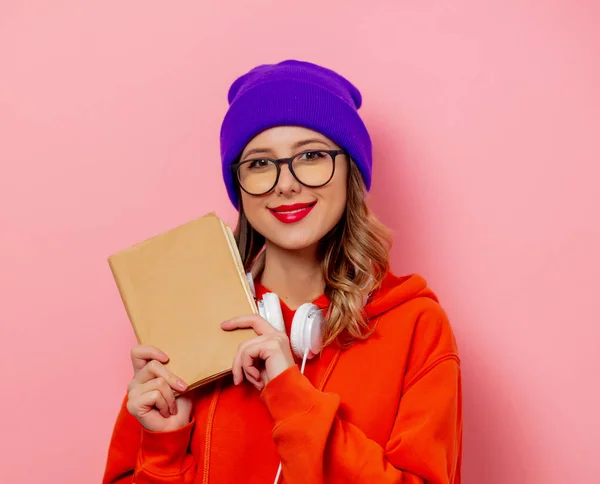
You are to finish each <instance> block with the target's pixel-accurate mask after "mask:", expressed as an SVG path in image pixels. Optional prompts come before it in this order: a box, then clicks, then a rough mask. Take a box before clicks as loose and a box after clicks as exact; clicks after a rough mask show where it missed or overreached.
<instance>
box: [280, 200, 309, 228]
mask: <svg viewBox="0 0 600 484" xmlns="http://www.w3.org/2000/svg"><path fill="white" fill-rule="evenodd" d="M316 204H317V202H310V203H294V204H293V205H279V206H278V207H274V208H269V212H271V213H272V214H273V216H274V217H275V218H276V219H277V220H279V221H280V222H282V223H284V224H293V223H296V222H299V221H300V220H302V219H303V218H304V217H306V216H307V215H308V214H309V213H310V211H311V210H312V209H313V207H314V206H315V205H316Z"/></svg>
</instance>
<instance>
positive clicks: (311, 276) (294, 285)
mask: <svg viewBox="0 0 600 484" xmlns="http://www.w3.org/2000/svg"><path fill="white" fill-rule="evenodd" d="M261 283H262V284H263V285H264V286H265V287H267V288H269V290H271V291H273V292H274V293H276V294H277V295H278V296H279V297H280V298H281V300H282V301H283V302H285V304H286V305H287V306H288V307H289V308H290V309H297V308H298V307H299V306H300V305H302V304H304V303H306V302H311V301H313V300H314V299H316V298H317V297H319V296H320V295H321V294H323V292H324V291H325V279H324V277H323V272H322V269H321V264H320V263H319V261H318V259H317V247H316V246H315V247H310V248H306V249H303V250H298V251H289V250H285V249H282V248H280V247H277V246H275V245H273V244H270V243H269V242H268V241H267V244H266V249H265V266H264V270H263V272H262V276H261Z"/></svg>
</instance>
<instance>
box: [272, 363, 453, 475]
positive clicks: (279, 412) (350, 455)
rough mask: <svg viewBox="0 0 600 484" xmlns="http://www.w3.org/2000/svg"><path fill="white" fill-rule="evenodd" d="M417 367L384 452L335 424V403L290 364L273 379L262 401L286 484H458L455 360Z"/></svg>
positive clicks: (337, 419) (348, 426)
mask: <svg viewBox="0 0 600 484" xmlns="http://www.w3.org/2000/svg"><path fill="white" fill-rule="evenodd" d="M423 363H424V365H423V366H422V367H421V368H420V369H419V370H418V371H415V372H414V373H413V375H414V377H413V378H412V379H411V381H409V382H408V384H407V385H406V386H405V388H404V392H403V395H402V398H401V401H400V403H399V407H398V413H397V417H396V420H395V423H394V425H393V429H392V432H391V435H390V437H389V440H388V441H387V443H386V444H385V446H382V445H380V444H379V443H377V442H375V441H374V440H372V439H370V438H368V437H367V436H366V435H365V434H364V432H362V430H360V429H359V428H357V427H356V426H355V425H353V424H351V423H349V422H347V421H344V420H343V419H342V418H340V417H339V416H338V409H339V407H340V397H339V396H338V395H335V394H332V393H324V392H321V391H319V390H318V389H316V388H315V387H313V385H312V384H311V383H310V381H309V380H308V379H307V378H306V377H305V376H304V375H302V374H301V373H300V370H299V369H298V367H297V366H293V367H291V368H288V369H287V370H286V371H285V372H283V373H281V374H280V375H278V376H277V377H276V378H274V379H273V380H272V381H271V382H270V383H269V384H268V385H267V386H266V387H265V389H264V390H263V394H262V398H263V401H264V402H265V404H266V406H267V408H268V410H269V412H270V413H271V416H272V417H273V419H274V421H275V426H274V429H273V439H274V441H275V444H276V445H277V449H278V452H279V455H280V457H281V462H282V473H283V476H284V478H285V482H286V483H288V484H295V483H300V482H311V483H325V482H326V483H336V482H377V483H403V484H424V483H427V484H458V483H460V459H461V457H460V456H461V442H462V436H461V431H462V421H461V400H460V399H461V393H460V391H461V390H460V381H461V378H460V367H459V360H458V357H457V356H456V354H453V353H446V354H441V355H440V354H438V355H436V356H435V358H434V359H429V360H428V361H427V359H425V360H424V361H423ZM357 377H358V378H360V375H357ZM382 392H385V389H384V388H382Z"/></svg>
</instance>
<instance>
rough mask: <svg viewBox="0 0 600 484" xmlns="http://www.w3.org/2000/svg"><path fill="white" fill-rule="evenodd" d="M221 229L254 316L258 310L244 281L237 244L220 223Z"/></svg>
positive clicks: (230, 232)
mask: <svg viewBox="0 0 600 484" xmlns="http://www.w3.org/2000/svg"><path fill="white" fill-rule="evenodd" d="M221 227H222V228H223V231H224V232H225V236H226V237H227V240H228V241H229V244H228V246H229V250H230V252H231V256H232V257H233V260H234V263H235V265H236V266H237V268H238V276H239V278H240V283H241V284H242V287H243V288H244V291H245V292H246V297H247V298H248V302H249V303H250V307H251V308H252V312H253V313H254V314H258V308H257V307H256V303H255V302H254V296H253V295H252V291H251V289H250V285H249V284H248V279H246V272H245V271H244V263H243V262H242V258H241V256H240V252H239V250H238V247H237V243H236V241H235V237H234V236H233V232H232V230H231V227H229V225H227V224H226V223H224V222H223V221H221Z"/></svg>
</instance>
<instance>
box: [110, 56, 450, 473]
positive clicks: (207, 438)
mask: <svg viewBox="0 0 600 484" xmlns="http://www.w3.org/2000/svg"><path fill="white" fill-rule="evenodd" d="M228 98H229V110H228V112H227V114H226V116H225V119H224V121H223V125H222V129H221V155H222V164H223V177H224V180H225V184H226V187H227V190H228V194H229V197H230V199H231V201H232V203H233V204H234V205H235V206H236V208H238V209H239V220H238V227H237V230H236V237H237V241H238V246H239V249H240V253H241V255H242V259H243V261H244V264H245V267H246V269H247V270H251V269H252V270H253V274H254V277H255V279H254V283H255V290H256V296H257V298H258V299H260V298H262V296H263V295H264V294H265V293H267V292H270V291H273V292H274V293H276V294H277V295H278V296H279V297H280V299H281V301H280V304H281V308H282V312H283V319H284V322H285V331H280V330H277V329H275V328H274V327H273V326H272V325H271V324H270V323H269V322H267V321H266V320H265V319H263V318H261V317H259V316H256V315H251V316H247V317H240V318H237V319H235V320H232V321H227V322H224V323H223V325H222V328H223V330H224V331H233V330H235V329H236V328H247V327H252V328H254V330H255V331H256V333H257V336H256V337H255V338H254V339H251V340H250V341H249V342H248V343H245V344H243V345H241V346H240V348H239V351H238V355H237V356H236V358H235V360H234V362H233V375H232V377H228V378H225V379H222V380H220V381H219V382H217V383H215V384H211V385H209V386H206V387H203V388H200V389H196V390H193V391H190V392H188V393H184V394H183V396H180V397H178V398H174V391H175V390H176V391H177V392H181V391H182V390H185V388H186V384H185V382H181V381H180V380H179V379H178V378H177V376H176V375H173V374H171V373H170V372H169V370H168V369H167V368H166V367H165V366H164V363H166V362H167V361H168V355H165V354H164V353H163V352H161V351H160V350H159V349H157V348H152V347H145V346H137V347H135V348H133V350H132V361H133V368H134V373H135V376H134V378H133V380H132V381H131V382H130V384H129V388H128V395H127V398H126V399H125V402H124V403H123V407H122V409H121V412H120V414H119V416H118V419H117V422H116V425H115V428H114V432H113V437H112V440H111V444H110V448H109V453H108V461H107V466H106V472H105V477H104V482H105V483H133V482H135V483H137V484H144V483H207V482H215V483H268V482H273V480H274V479H275V481H276V482H287V483H321V482H323V483H337V482H365V483H379V482H397V483H415V484H416V483H435V484H441V483H459V482H460V464H461V447H462V445H461V444H462V441H461V439H462V415H461V377H460V367H459V359H458V354H457V348H456V344H455V340H454V336H453V333H452V330H451V327H450V324H449V322H448V319H447V317H446V315H445V313H444V311H443V310H442V308H441V307H440V305H439V304H438V301H437V298H436V296H435V295H434V293H433V292H432V291H431V290H430V289H429V288H428V287H427V285H426V283H425V281H424V280H423V279H422V278H421V277H419V276H418V275H410V276H404V277H398V276H395V275H394V274H393V273H392V272H390V270H389V262H388V261H389V258H388V251H389V238H388V235H387V232H386V230H385V229H384V228H383V227H382V226H381V225H380V224H379V223H378V222H377V221H376V220H375V218H374V217H373V216H372V215H371V214H370V213H369V211H368V209H367V206H366V204H365V192H366V191H368V190H369V188H370V184H371V164H372V161H371V141H370V138H369V134H368V132H367V129H366V128H365V125H364V124H363V122H362V120H361V118H360V116H359V114H358V109H359V108H360V105H361V102H362V100H361V95H360V93H359V91H358V90H357V89H356V88H355V87H354V86H353V85H352V84H351V83H350V82H349V81H348V80H346V79H345V78H343V77H342V76H340V75H339V74H337V73H335V72H333V71H331V70H329V69H326V68H323V67H320V66H317V65H315V64H311V63H306V62H299V61H285V62H281V63H279V64H274V65H263V66H259V67H257V68H255V69H253V70H251V71H250V72H248V73H246V74H245V75H243V76H241V77H240V78H239V79H237V80H236V81H235V82H234V83H233V85H232V86H231V88H230V90H229V96H228ZM263 249H264V250H263ZM311 301H312V302H313V303H314V304H315V305H316V306H318V307H319V308H321V309H322V312H323V314H324V316H325V319H324V322H323V325H322V327H321V331H320V337H321V342H322V343H321V344H320V346H319V348H318V349H317V350H316V352H318V353H319V354H318V355H317V356H315V357H313V358H310V359H308V360H307V356H309V355H308V354H307V353H308V352H307V351H305V352H304V355H303V356H304V358H302V351H301V352H300V353H298V354H296V352H294V351H293V350H292V349H291V348H290V338H289V336H290V332H291V331H292V329H293V327H295V325H296V324H297V323H298V322H297V321H296V320H295V319H294V314H295V310H296V309H297V308H298V307H299V306H301V305H302V304H303V303H306V302H311ZM298 324H299V323H298ZM311 356H312V354H311ZM198 357H199V358H201V357H202V355H198ZM280 473H281V475H280Z"/></svg>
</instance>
